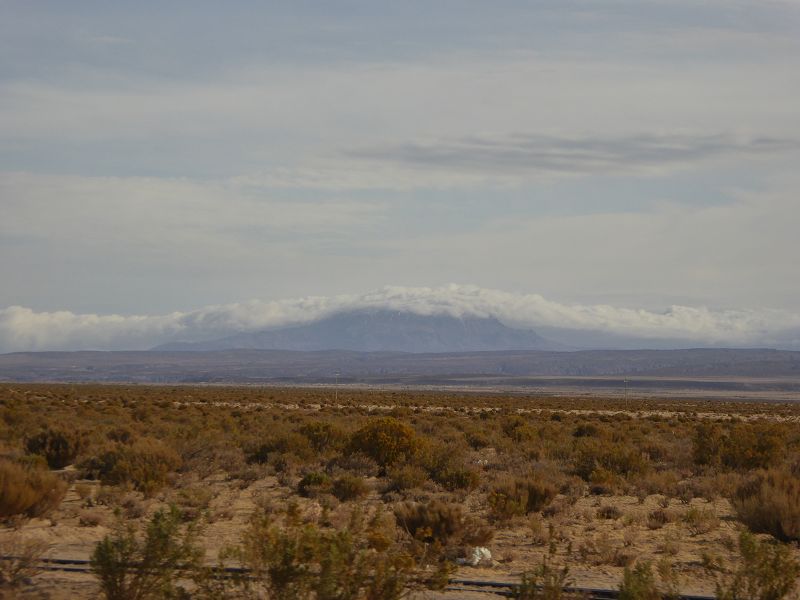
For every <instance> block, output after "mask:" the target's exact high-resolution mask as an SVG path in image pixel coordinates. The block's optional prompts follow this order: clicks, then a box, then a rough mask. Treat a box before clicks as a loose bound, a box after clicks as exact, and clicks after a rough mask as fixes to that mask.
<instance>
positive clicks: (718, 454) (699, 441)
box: [692, 423, 723, 466]
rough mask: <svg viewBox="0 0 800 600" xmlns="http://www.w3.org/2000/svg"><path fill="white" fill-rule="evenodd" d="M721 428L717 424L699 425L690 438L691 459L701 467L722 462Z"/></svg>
mask: <svg viewBox="0 0 800 600" xmlns="http://www.w3.org/2000/svg"><path fill="white" fill-rule="evenodd" d="M722 443H723V435H722V428H721V427H720V426H719V425H718V424H717V423H700V424H698V425H697V427H695V430H694V436H693V437H692V459H693V460H694V462H695V464H698V465H703V466H714V465H718V464H719V463H720V462H721V460H722Z"/></svg>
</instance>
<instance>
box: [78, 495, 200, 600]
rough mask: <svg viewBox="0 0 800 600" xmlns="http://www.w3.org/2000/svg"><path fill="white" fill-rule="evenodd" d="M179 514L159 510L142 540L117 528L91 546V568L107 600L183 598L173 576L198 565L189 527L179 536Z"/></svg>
mask: <svg viewBox="0 0 800 600" xmlns="http://www.w3.org/2000/svg"><path fill="white" fill-rule="evenodd" d="M181 521H182V518H181V513H180V511H179V510H178V509H177V508H175V507H174V506H173V507H170V509H169V510H160V511H158V512H157V513H156V514H155V515H153V518H152V519H151V521H150V522H149V523H148V524H147V528H146V530H145V533H144V537H143V538H142V536H139V535H137V532H136V531H135V530H134V529H133V528H132V527H131V526H128V527H120V528H118V529H117V531H116V532H115V533H114V534H112V535H107V536H106V537H105V538H103V539H102V540H101V541H100V542H98V544H97V545H96V546H95V549H94V552H92V557H91V567H92V571H93V572H94V574H95V576H96V577H97V578H98V579H99V580H100V589H101V590H102V591H103V594H104V595H105V597H106V598H107V599H108V600H146V599H150V598H174V597H183V596H184V595H185V592H184V591H183V590H182V589H181V588H180V587H179V586H177V585H176V581H177V577H176V572H177V571H178V570H179V569H180V568H182V567H191V566H193V565H197V564H198V563H199V560H200V557H201V552H200V551H199V550H198V549H197V548H196V546H195V533H196V532H195V530H194V528H192V527H189V528H187V529H186V531H185V532H184V533H181Z"/></svg>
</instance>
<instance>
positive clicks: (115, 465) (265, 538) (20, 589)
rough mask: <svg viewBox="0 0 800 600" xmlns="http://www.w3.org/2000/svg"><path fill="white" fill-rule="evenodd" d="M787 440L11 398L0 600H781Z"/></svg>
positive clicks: (499, 406)
mask: <svg viewBox="0 0 800 600" xmlns="http://www.w3.org/2000/svg"><path fill="white" fill-rule="evenodd" d="M799 420H800V404H792V403H772V404H756V403H735V402H723V401H713V402H712V401H706V402H703V401H697V402H691V401H660V400H658V399H648V400H640V399H631V400H620V399H610V398H587V397H583V398H540V397H537V398H530V397H525V396H522V395H520V396H502V395H480V394H466V393H464V394H445V393H421V392H401V391H378V390H373V391H354V390H347V389H340V390H337V391H334V390H332V389H322V388H296V389H278V388H245V387H241V388H239V387H212V386H206V387H200V386H175V387H173V386H170V387H160V386H114V385H107V386H102V385H85V386H84V385H80V386H70V385H17V384H5V385H2V386H0V520H2V526H1V527H0V554H2V555H3V557H4V558H3V559H0V594H6V595H8V596H9V597H18V596H19V597H31V598H73V597H75V598H81V597H85V598H95V597H103V596H105V597H107V598H119V599H129V598H130V599H139V598H180V597H192V598H238V597H241V598H253V597H254V598H265V597H269V598H319V599H322V598H326V599H327V598H340V599H345V598H375V599H378V598H399V597H401V596H404V595H409V594H411V595H414V594H423V593H424V594H444V597H448V596H447V595H448V592H446V591H439V592H428V591H424V590H444V589H445V588H446V587H447V582H448V580H449V579H453V578H464V579H486V580H494V581H513V582H521V583H522V585H521V587H518V588H517V590H516V594H517V596H518V597H522V598H533V597H545V596H546V597H548V598H558V597H560V596H561V595H562V592H561V591H560V590H561V587H562V586H564V585H572V586H582V587H594V588H607V589H615V590H616V589H619V590H620V597H623V598H653V597H658V596H664V595H666V596H675V595H677V594H679V593H695V594H705V595H716V596H718V597H722V598H731V599H733V598H743V599H744V598H759V599H763V600H767V599H771V600H778V599H779V598H782V597H789V598H792V597H794V598H796V597H797V593H798V592H797V587H796V583H797V578H798V575H800V566H798V559H800V551H798V548H797V543H798V541H800V426H798V421H799ZM476 548H478V549H483V548H486V549H488V550H489V552H490V553H491V558H489V556H488V554H487V553H486V552H484V551H483V550H480V551H476ZM11 557H13V558H11ZM46 557H50V558H70V559H89V560H91V569H92V572H90V573H66V572H60V571H42V570H40V569H39V568H37V565H40V564H41V563H39V562H38V561H39V559H41V558H46ZM222 567H245V568H246V569H248V571H247V572H246V574H244V575H241V574H234V575H232V576H230V577H225V578H221V577H220V574H221V573H224V572H223V571H221V570H219V569H220V568H222ZM237 573H238V572H237ZM450 594H451V595H452V594H453V592H450Z"/></svg>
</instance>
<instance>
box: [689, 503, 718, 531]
mask: <svg viewBox="0 0 800 600" xmlns="http://www.w3.org/2000/svg"><path fill="white" fill-rule="evenodd" d="M683 520H684V522H685V523H686V526H687V527H688V529H689V533H691V534H692V535H700V534H701V533H708V532H709V531H713V530H714V529H716V528H717V527H719V518H717V515H716V514H715V513H714V510H713V509H710V508H697V507H695V506H693V507H691V508H690V509H689V510H687V511H686V514H685V515H684V517H683Z"/></svg>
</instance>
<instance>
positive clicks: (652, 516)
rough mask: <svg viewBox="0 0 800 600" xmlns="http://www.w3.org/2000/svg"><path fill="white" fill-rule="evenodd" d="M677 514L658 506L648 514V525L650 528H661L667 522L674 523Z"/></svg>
mask: <svg viewBox="0 0 800 600" xmlns="http://www.w3.org/2000/svg"><path fill="white" fill-rule="evenodd" d="M674 520H675V516H674V515H672V514H671V513H669V512H667V511H666V510H664V509H663V508H657V509H656V510H654V511H651V512H650V513H649V514H648V515H647V527H648V528H649V529H661V528H662V527H663V526H664V525H666V524H667V523H672V522H673V521H674Z"/></svg>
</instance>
